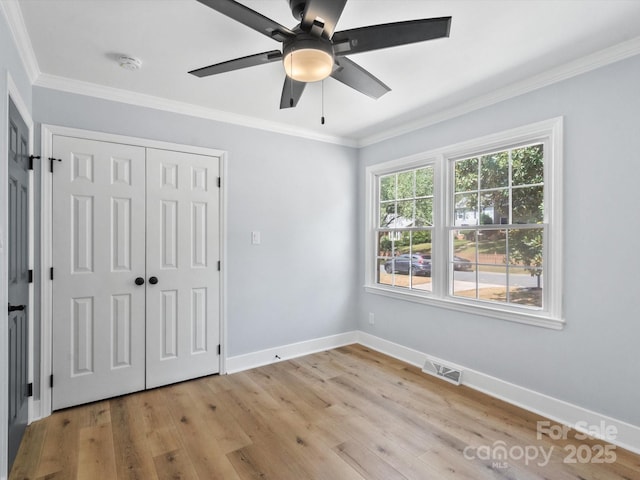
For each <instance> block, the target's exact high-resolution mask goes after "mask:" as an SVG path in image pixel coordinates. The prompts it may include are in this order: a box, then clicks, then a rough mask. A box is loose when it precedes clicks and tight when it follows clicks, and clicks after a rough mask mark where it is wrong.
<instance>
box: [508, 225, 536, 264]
mask: <svg viewBox="0 0 640 480" xmlns="http://www.w3.org/2000/svg"><path fill="white" fill-rule="evenodd" d="M508 236H509V264H510V265H518V266H523V267H530V268H542V266H543V264H542V263H543V259H542V254H543V252H544V249H543V238H544V229H542V228H530V229H526V228H523V229H513V230H509V233H508Z"/></svg>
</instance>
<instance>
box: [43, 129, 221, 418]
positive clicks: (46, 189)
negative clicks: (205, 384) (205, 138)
mask: <svg viewBox="0 0 640 480" xmlns="http://www.w3.org/2000/svg"><path fill="white" fill-rule="evenodd" d="M54 135H62V136H67V137H76V138H82V139H86V140H97V141H103V142H111V143H123V144H127V145H135V146H139V147H145V148H157V149H160V150H172V151H178V152H185V153H195V154H200V155H208V156H213V157H219V158H220V178H221V181H222V183H221V187H220V219H219V221H220V257H221V258H220V261H221V262H222V265H223V267H224V265H226V258H227V247H226V241H225V239H226V231H227V215H226V211H227V194H226V188H225V187H226V184H227V182H226V172H227V168H226V167H227V152H225V151H223V150H217V149H213V148H206V147H196V146H192V145H183V144H177V143H170V142H162V141H157V140H150V139H146V138H139V137H129V136H126V135H116V134H110V133H102V132H94V131H90V130H83V129H78V128H69V127H62V126H58V125H50V124H42V127H41V141H42V145H41V152H42V153H41V155H42V158H49V157H51V156H52V152H53V136H54ZM44 170H45V171H43V174H42V175H41V178H40V181H41V185H40V188H41V204H40V208H41V251H40V258H41V262H42V263H41V264H42V265H43V268H42V269H41V273H42V275H41V279H40V280H41V282H42V283H41V297H40V301H41V305H42V308H41V312H42V315H41V322H42V323H41V334H40V335H41V342H42V354H41V358H42V365H41V376H40V380H41V381H40V412H39V413H40V415H39V418H44V417H47V416H49V415H51V387H50V386H49V378H50V376H51V374H52V372H53V370H52V367H53V365H52V362H51V360H52V353H53V345H52V339H53V337H52V331H51V325H52V317H51V312H52V307H53V282H52V281H51V279H50V277H49V266H51V265H52V263H53V262H52V259H53V255H52V242H53V235H52V224H51V222H52V211H51V198H52V193H53V177H52V176H51V174H50V173H47V172H48V170H47V169H44ZM221 274H222V275H221V277H220V292H219V293H220V345H221V353H220V374H225V373H226V352H227V348H226V347H227V336H226V331H227V328H226V326H227V311H226V304H227V302H226V283H227V282H226V280H227V274H226V269H225V268H222V271H221Z"/></svg>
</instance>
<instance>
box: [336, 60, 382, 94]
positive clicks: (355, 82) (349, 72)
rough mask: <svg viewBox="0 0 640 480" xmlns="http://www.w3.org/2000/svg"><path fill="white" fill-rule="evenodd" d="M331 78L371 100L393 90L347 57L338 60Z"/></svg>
mask: <svg viewBox="0 0 640 480" xmlns="http://www.w3.org/2000/svg"><path fill="white" fill-rule="evenodd" d="M336 67H337V68H334V70H333V73H332V74H331V76H332V77H333V78H335V79H336V80H339V81H341V82H342V83H344V84H345V85H348V86H349V87H351V88H354V89H356V90H358V91H359V92H361V93H364V94H365V95H368V96H370V97H371V98H380V97H381V96H382V95H384V94H385V93H387V92H389V91H391V89H390V88H389V87H388V86H386V85H385V84H384V83H382V82H381V81H380V80H378V79H377V78H376V77H374V76H373V75H371V74H370V73H369V72H367V71H366V70H365V69H364V68H362V67H361V66H360V65H358V64H357V63H355V62H353V61H351V60H349V59H348V58H347V57H340V58H336Z"/></svg>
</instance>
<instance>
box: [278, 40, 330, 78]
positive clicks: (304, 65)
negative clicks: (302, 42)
mask: <svg viewBox="0 0 640 480" xmlns="http://www.w3.org/2000/svg"><path fill="white" fill-rule="evenodd" d="M282 62H283V64H284V70H285V72H287V75H288V76H289V77H291V78H293V79H294V80H297V81H298V82H318V81H320V80H324V79H325V78H327V77H328V76H329V75H331V71H332V70H333V57H332V56H331V55H329V54H328V53H327V52H324V51H322V50H316V49H313V48H304V49H302V50H294V51H291V52H289V53H287V55H285V57H284V60H283V61H282Z"/></svg>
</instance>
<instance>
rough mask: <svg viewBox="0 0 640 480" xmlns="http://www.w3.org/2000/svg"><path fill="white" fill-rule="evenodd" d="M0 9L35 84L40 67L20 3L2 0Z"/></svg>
mask: <svg viewBox="0 0 640 480" xmlns="http://www.w3.org/2000/svg"><path fill="white" fill-rule="evenodd" d="M0 11H2V13H3V14H4V17H5V19H6V20H7V25H8V26H9V30H10V31H11V36H12V37H13V41H14V43H15V44H16V48H17V49H18V54H19V55H20V59H21V60H22V65H23V66H24V69H25V71H26V72H27V76H28V77H29V81H30V82H31V83H32V84H33V82H35V81H36V79H37V78H38V76H39V75H40V67H39V66H38V60H37V59H36V53H35V51H34V50H33V45H32V44H31V38H29V33H28V31H27V26H26V25H25V23H24V17H23V16H22V10H20V5H19V3H18V2H16V1H7V0H2V1H0Z"/></svg>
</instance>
